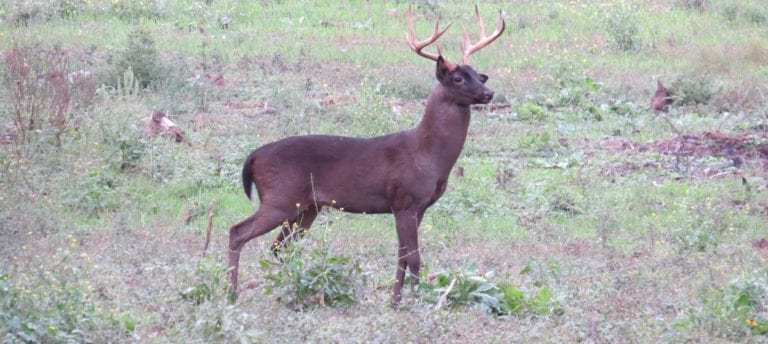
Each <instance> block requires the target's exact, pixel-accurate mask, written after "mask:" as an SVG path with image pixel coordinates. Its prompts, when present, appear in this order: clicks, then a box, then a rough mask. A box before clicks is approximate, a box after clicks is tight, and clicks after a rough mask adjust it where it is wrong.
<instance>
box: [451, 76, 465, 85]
mask: <svg viewBox="0 0 768 344" xmlns="http://www.w3.org/2000/svg"><path fill="white" fill-rule="evenodd" d="M463 81H464V79H462V78H461V77H460V76H457V77H455V78H453V82H455V83H457V84H460V83H462V82H463Z"/></svg>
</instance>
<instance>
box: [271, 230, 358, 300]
mask: <svg viewBox="0 0 768 344" xmlns="http://www.w3.org/2000/svg"><path fill="white" fill-rule="evenodd" d="M294 227H295V226H294ZM294 229H298V228H294ZM280 257H281V261H280V262H273V261H268V260H266V259H262V260H260V261H259V263H260V264H261V267H262V269H264V270H265V273H266V276H265V278H266V280H267V283H268V284H267V287H266V289H265V292H266V293H267V294H268V295H276V296H277V297H278V299H280V300H285V301H286V302H287V303H288V304H290V305H294V306H297V307H306V306H311V305H320V306H336V305H349V304H353V303H355V300H356V298H355V284H356V283H357V276H359V275H360V272H361V269H360V264H359V263H358V262H357V261H356V260H353V259H352V258H350V257H348V256H343V255H337V254H335V253H334V252H333V251H332V250H331V247H330V245H329V244H328V243H327V242H326V241H325V239H323V240H321V241H320V243H319V246H318V247H310V242H309V239H308V238H301V239H297V240H294V241H292V242H290V243H289V244H288V245H287V246H286V247H285V248H284V249H282V250H281V252H280Z"/></svg>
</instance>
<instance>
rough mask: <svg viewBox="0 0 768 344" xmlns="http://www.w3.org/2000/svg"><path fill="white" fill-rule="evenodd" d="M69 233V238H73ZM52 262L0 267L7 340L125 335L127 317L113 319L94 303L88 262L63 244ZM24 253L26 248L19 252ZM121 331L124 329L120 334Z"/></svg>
mask: <svg viewBox="0 0 768 344" xmlns="http://www.w3.org/2000/svg"><path fill="white" fill-rule="evenodd" d="M74 240H75V239H74V238H73V237H71V236H70V239H69V241H73V242H74ZM62 246H63V247H65V248H67V249H61V247H60V249H59V251H58V252H57V253H56V254H55V255H54V256H53V257H52V258H53V259H52V260H45V261H43V260H42V259H41V257H39V256H37V255H35V256H34V257H35V258H33V257H31V255H30V257H27V258H30V259H34V260H37V261H36V262H35V263H37V264H32V265H31V266H29V267H28V269H8V270H6V269H3V268H0V331H1V332H3V333H4V335H3V340H4V341H5V342H88V341H93V340H96V341H99V340H97V339H98V337H99V335H98V334H97V333H96V332H97V329H107V328H111V329H113V330H115V333H129V332H130V331H133V329H135V323H133V321H132V320H131V318H130V316H129V315H125V314H123V315H121V318H120V319H116V317H115V316H114V315H112V314H111V313H110V312H108V311H106V312H105V311H103V310H102V309H101V308H100V307H99V306H98V304H97V302H96V295H94V294H93V291H94V289H93V287H92V286H91V285H90V282H89V280H88V278H87V276H88V268H89V266H90V264H89V263H87V262H84V261H82V260H81V259H80V257H73V255H72V254H71V253H69V249H71V248H73V245H70V244H67V243H62ZM20 253H21V254H25V255H27V254H28V253H27V252H23V249H22V252H20ZM124 331H125V332H124Z"/></svg>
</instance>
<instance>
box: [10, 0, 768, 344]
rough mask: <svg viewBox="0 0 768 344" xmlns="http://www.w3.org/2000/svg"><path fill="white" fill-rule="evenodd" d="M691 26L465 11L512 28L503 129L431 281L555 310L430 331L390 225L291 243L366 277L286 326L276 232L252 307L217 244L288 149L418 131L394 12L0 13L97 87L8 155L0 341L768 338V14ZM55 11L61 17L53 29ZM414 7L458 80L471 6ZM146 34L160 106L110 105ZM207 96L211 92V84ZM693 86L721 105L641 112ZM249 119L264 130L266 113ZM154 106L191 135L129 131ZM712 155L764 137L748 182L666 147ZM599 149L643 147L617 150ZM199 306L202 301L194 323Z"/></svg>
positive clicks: (543, 7)
mask: <svg viewBox="0 0 768 344" xmlns="http://www.w3.org/2000/svg"><path fill="white" fill-rule="evenodd" d="M684 3H692V2H690V1H689V2H684V1H675V2H648V1H636V0H627V1H620V2H616V1H596V2H594V1H593V2H589V1H568V2H566V1H555V0H548V1H539V2H533V3H531V2H529V1H513V2H503V3H501V2H493V3H487V4H481V5H480V10H481V13H482V15H483V18H484V19H485V21H486V23H487V24H488V25H489V26H492V25H494V22H495V15H496V13H497V12H496V11H497V10H498V9H499V8H500V9H501V10H502V14H503V17H504V18H505V20H506V22H507V31H506V33H505V34H504V35H503V36H502V38H500V39H499V41H497V42H495V43H494V44H493V45H491V46H490V47H488V48H487V49H485V50H483V51H482V52H481V53H478V54H477V55H473V59H472V65H473V67H474V68H475V69H477V70H478V71H481V72H483V73H486V74H488V75H489V76H490V80H489V81H488V86H489V87H490V88H491V89H493V90H494V91H495V92H496V95H497V98H496V99H497V104H507V105H509V107H502V108H499V109H494V110H491V111H488V110H486V109H479V110H473V117H472V123H471V126H470V133H469V137H468V138H467V141H466V144H465V147H464V151H463V153H462V156H461V157H460V159H459V161H458V162H457V166H461V167H463V169H464V175H463V177H459V176H456V175H452V176H451V179H450V183H449V186H448V189H447V192H446V194H445V195H444V196H443V197H442V198H441V199H440V201H439V202H437V203H436V204H435V205H434V206H432V207H431V208H430V210H429V211H428V212H427V214H426V216H425V217H424V220H423V223H422V225H421V228H420V232H419V236H420V244H421V247H422V260H423V262H424V265H425V270H426V271H428V272H429V273H435V272H444V271H460V270H461V269H464V268H465V267H467V266H472V265H474V266H476V267H477V269H478V275H480V276H485V274H486V273H488V272H489V271H493V272H494V273H495V276H496V278H497V279H494V280H492V281H491V282H493V283H497V282H499V281H504V282H503V283H504V284H505V285H506V284H507V283H509V285H514V286H516V287H517V288H519V289H520V290H521V291H522V292H523V293H524V294H525V295H533V294H534V293H535V292H536V290H539V288H540V287H541V286H546V287H547V288H548V290H551V292H552V296H551V299H552V301H553V302H556V303H557V304H558V305H560V307H561V309H562V312H559V311H558V312H552V313H546V314H531V313H522V314H515V315H506V316H494V315H491V314H487V313H485V312H482V311H481V310H478V309H476V308H474V307H471V306H464V307H454V308H450V309H442V310H435V309H434V304H432V303H429V302H427V300H426V299H422V298H418V297H414V296H413V293H411V292H409V291H406V292H405V300H404V304H403V306H402V307H401V308H400V309H399V310H393V309H391V308H389V307H388V304H389V301H390V298H391V286H392V284H393V283H394V272H395V263H396V259H395V254H396V242H397V240H396V234H395V230H394V220H393V218H392V216H390V215H365V216H363V215H352V214H345V213H341V212H338V211H331V212H324V213H322V214H321V215H320V216H319V217H318V219H317V221H316V223H315V226H313V228H312V230H311V231H310V236H309V239H308V240H306V241H304V242H303V244H304V245H307V248H309V249H312V248H321V247H322V248H329V249H331V250H332V251H333V252H332V254H333V255H341V256H347V257H351V258H352V259H354V260H355V261H357V262H359V263H360V271H361V272H360V274H359V276H357V277H355V278H356V279H355V280H353V281H352V283H353V284H356V285H358V288H357V290H356V293H357V294H356V295H355V298H356V300H357V302H356V303H355V304H353V305H349V306H345V307H341V308H332V307H327V308H324V307H312V306H310V307H307V308H303V309H302V310H300V311H296V310H295V309H294V308H293V307H291V306H290V305H286V303H285V300H284V299H280V298H278V295H276V294H272V295H265V293H264V289H265V288H266V287H267V286H268V283H267V282H268V281H267V280H265V271H264V269H263V268H262V267H261V266H260V265H259V261H260V259H272V255H271V252H270V250H269V247H270V245H271V243H272V241H273V240H274V237H275V236H276V235H277V231H273V232H271V233H268V234H267V235H265V236H264V237H262V238H259V239H256V240H253V241H251V242H249V243H248V244H247V245H246V247H245V249H244V251H243V254H242V259H241V287H243V290H242V292H241V295H240V298H239V301H238V302H237V303H236V304H229V303H228V301H227V294H226V287H227V285H226V283H227V282H226V281H227V278H226V277H227V276H226V272H225V270H226V255H227V245H228V234H229V230H228V229H229V227H230V226H231V225H232V224H234V223H237V222H238V221H241V220H242V219H244V218H246V217H247V216H250V215H251V214H252V213H253V211H254V210H255V209H256V207H257V206H258V204H257V203H258V202H254V203H251V202H250V201H249V200H248V199H246V197H244V194H243V191H242V186H241V185H240V171H241V168H242V163H243V159H244V158H245V156H246V155H247V154H248V152H250V151H251V150H253V149H255V148H257V147H259V146H261V145H263V144H265V143H268V142H271V141H274V140H277V139H280V138H283V137H285V136H289V135H297V134H307V133H313V134H335V135H350V136H372V135H380V134H384V133H389V132H393V131H397V130H402V129H407V128H410V127H412V126H413V125H415V124H416V123H417V122H418V121H419V119H420V117H421V114H422V111H423V105H422V104H421V103H422V101H424V100H425V99H426V97H427V96H428V95H429V93H430V92H431V89H432V87H434V84H435V81H434V77H433V75H434V71H433V68H434V67H433V65H432V63H431V62H428V61H427V60H425V59H422V58H418V57H416V56H415V55H414V54H413V53H411V52H410V51H409V49H408V48H407V46H406V45H405V43H404V42H403V41H404V38H403V33H404V31H405V11H406V10H407V7H408V4H406V3H402V2H375V3H371V2H362V1H351V2H342V3H333V2H327V1H313V2H309V3H306V2H298V1H280V2H254V3H250V2H243V1H224V0H222V1H213V2H211V3H210V4H206V2H205V1H193V0H186V1H164V0H148V1H141V2H126V1H55V2H43V1H27V2H24V3H18V4H12V3H3V4H0V50H3V51H8V49H10V48H12V47H14V46H29V45H35V44H39V45H40V46H42V47H53V46H59V47H61V48H63V49H64V50H65V51H67V52H68V53H69V57H70V61H69V67H68V71H75V70H81V69H83V70H88V71H90V72H92V73H93V82H94V88H95V89H96V91H95V93H96V95H95V97H94V99H93V104H92V105H87V104H77V106H75V104H73V106H71V107H70V108H68V113H67V116H69V117H67V118H68V120H69V123H70V124H71V126H70V127H69V128H68V129H67V130H66V131H65V132H64V134H63V136H62V141H61V142H62V143H61V146H60V147H56V145H55V141H54V140H53V136H52V135H53V134H52V133H53V132H55V130H54V129H55V127H53V126H52V125H50V124H42V125H43V127H42V128H43V129H41V130H39V131H34V132H31V133H30V134H29V135H30V138H29V141H28V142H26V143H23V144H22V143H12V144H2V145H0V190H3V191H2V193H0V235H1V236H2V237H3V240H4V245H2V246H0V293H2V294H0V296H2V298H0V299H2V301H0V302H1V303H0V305H2V308H0V328H2V329H3V331H0V332H2V333H4V334H3V336H4V337H3V339H4V340H6V341H10V342H13V341H24V340H26V341H32V342H34V341H43V342H46V341H47V342H60V341H93V342H106V341H130V342H176V341H178V340H179V338H185V339H187V338H188V339H191V340H193V341H205V342H232V341H239V340H244V341H246V342H308V341H309V342H347V341H349V342H412V341H423V340H428V341H430V342H432V341H434V342H456V343H464V342H601V341H605V342H626V341H638V342H660V341H661V342H684V341H694V342H696V341H704V342H745V341H746V342H764V341H766V340H768V339H766V336H765V331H764V329H763V327H761V326H768V325H765V318H766V313H765V312H766V309H765V304H766V300H768V299H767V298H766V294H765V292H764V290H763V289H760V288H764V283H763V282H764V281H763V280H762V279H761V278H763V277H764V266H765V260H766V259H767V258H768V257H767V256H766V253H765V251H761V249H760V248H759V247H753V243H755V242H756V241H757V240H759V239H762V238H765V237H766V233H768V231H767V229H768V226H766V223H767V222H766V216H768V215H767V214H768V193H767V192H766V177H765V164H766V163H768V160H766V157H765V156H764V155H760V154H761V153H760V152H759V151H756V150H750V149H749V147H751V146H749V145H750V144H761V143H765V142H766V139H765V130H764V129H760V128H764V126H765V122H766V121H765V112H766V110H767V109H768V105H767V104H768V102H766V99H765V98H764V95H765V94H766V87H765V86H764V85H765V84H766V82H768V73H766V67H765V63H764V62H765V61H768V60H767V59H766V57H765V56H764V55H765V52H766V51H768V39H767V38H766V37H768V35H767V34H768V22H766V21H764V20H761V16H764V15H767V14H768V12H766V10H764V9H762V8H761V6H760V5H762V4H761V3H760V2H759V1H747V2H739V1H735V0H711V1H706V5H705V6H704V7H703V8H702V9H701V10H699V9H691V8H687V7H685V6H684ZM67 4H69V5H71V7H68V8H71V9H74V10H72V11H69V12H66V13H65V12H62V11H60V9H62V8H65V7H66V6H64V5H67ZM63 6H64V7H63ZM413 8H414V11H415V13H416V15H417V18H418V19H417V24H416V30H417V32H418V34H419V36H425V35H426V33H428V32H429V30H431V26H432V24H433V20H434V18H435V16H436V15H440V16H441V17H442V18H443V23H447V22H453V27H452V28H451V30H450V31H449V32H448V33H447V34H446V36H445V37H444V38H443V39H442V42H443V44H442V45H443V47H444V51H445V53H446V54H447V55H448V57H449V58H450V59H452V60H454V61H457V60H458V57H459V54H458V46H459V42H460V32H461V28H462V26H463V27H464V28H466V29H467V31H469V32H470V33H472V34H474V33H476V25H475V23H474V18H473V13H472V7H471V6H470V5H467V4H463V3H459V2H454V1H447V2H415V3H413ZM608 16H619V17H621V16H627V18H629V19H631V20H632V22H634V23H636V24H637V29H638V30H637V31H636V32H635V33H632V31H631V30H630V31H626V32H630V35H635V36H633V37H631V38H632V39H633V40H636V41H637V42H640V44H639V46H637V47H635V48H633V49H628V50H621V49H618V48H617V47H616V46H615V45H614V44H613V43H612V37H613V35H615V34H619V33H622V32H611V30H618V29H621V26H611V25H608V23H607V21H606V18H608ZM24 18H26V19H24ZM24 20H26V21H27V25H22V24H21V22H23V21H24ZM136 29H143V30H146V32H148V38H150V39H151V40H153V41H154V42H155V47H156V49H157V54H158V62H157V65H156V66H150V67H156V69H154V70H156V71H157V73H156V75H154V76H153V80H154V81H153V82H154V84H152V85H151V86H150V88H149V89H148V90H146V91H142V92H139V94H128V93H127V91H125V90H122V91H116V90H114V89H113V88H112V87H114V86H115V85H117V78H118V76H122V75H123V73H124V72H125V71H124V70H117V69H118V68H117V64H118V61H120V60H121V58H123V57H124V56H125V55H126V54H131V53H132V52H131V51H127V43H128V41H127V40H128V37H129V35H130V34H131V33H132V32H136V31H135V30H136ZM200 29H202V32H201V31H200ZM626 32H625V33H626ZM3 58H5V55H3ZM2 66H3V67H2V68H0V77H2V83H0V97H2V99H3V102H2V103H1V104H2V106H0V136H2V135H3V134H5V133H6V131H5V130H6V129H5V128H6V123H11V122H12V121H13V118H14V114H15V112H14V110H13V108H12V106H11V104H12V89H11V86H12V85H14V82H15V80H9V79H8V75H9V71H8V69H7V66H6V64H2ZM205 73H220V74H221V75H223V78H224V85H223V86H222V87H216V86H212V85H209V84H206V83H205V82H204V74H205ZM692 75H694V76H699V75H703V76H704V77H705V78H707V79H706V81H709V82H710V83H711V84H712V85H713V91H714V95H713V97H712V99H711V100H710V101H708V102H706V103H699V104H692V105H685V106H678V105H676V106H674V107H673V109H672V110H671V111H670V112H669V113H667V114H657V113H652V112H651V111H650V110H649V109H648V106H649V103H650V97H651V95H652V93H653V92H654V91H655V87H656V83H655V80H656V79H661V80H663V81H664V82H665V84H666V85H670V84H673V83H674V81H675V80H683V81H692V80H693V79H691V76H692ZM35 80H37V79H35ZM679 84H681V85H685V84H686V83H684V82H681V83H679ZM688 84H690V83H688ZM695 86H696V85H694V86H687V87H695ZM330 100H332V101H333V104H331V105H329V104H328V102H329V101H330ZM264 102H268V103H269V105H270V106H272V107H274V108H275V109H276V113H262V112H261V110H262V109H263V108H264ZM155 110H163V111H168V112H169V115H170V118H171V119H172V120H173V121H174V122H176V123H178V124H179V125H180V126H181V127H182V128H183V129H184V130H185V142H184V143H181V144H177V143H175V142H172V141H170V140H167V139H166V138H163V137H152V138H150V137H146V136H145V135H144V134H143V133H142V126H143V123H142V122H141V120H142V119H143V118H145V117H147V116H148V115H149V114H150V113H151V112H152V111H155ZM669 123H671V124H672V126H674V128H673V127H671V126H670V124H669ZM677 131H679V132H680V133H678V132H677ZM715 131H719V132H722V133H726V134H729V135H732V136H734V137H736V136H738V135H747V136H750V137H751V140H752V141H745V142H748V143H746V145H747V147H746V148H743V150H740V151H738V152H739V154H742V156H741V158H743V159H744V163H743V164H742V166H741V167H740V168H735V167H733V166H732V165H733V160H732V157H730V156H726V155H727V154H725V153H716V154H712V155H703V156H676V155H674V154H664V153H660V152H658V151H657V150H656V149H655V147H656V146H655V145H657V144H658V143H659V142H660V141H664V140H667V141H669V140H675V139H678V138H679V135H680V134H683V135H691V136H695V137H698V138H699V139H700V140H701V141H700V142H703V143H706V142H709V141H707V140H706V138H705V137H704V134H705V133H707V132H715ZM606 139H611V140H624V141H625V142H628V143H631V145H632V148H626V149H623V150H614V149H609V148H607V145H606V144H605V142H609V141H606ZM749 142H752V143H749ZM609 143H610V142H609ZM732 148H733V149H737V150H738V149H742V148H740V146H738V145H736V146H734V147H732ZM724 154H725V155H724ZM212 204H213V231H212V241H211V246H210V248H209V253H208V258H207V259H205V260H202V261H201V259H200V257H201V255H202V252H203V245H204V240H205V233H206V229H207V226H208V209H209V207H210V206H211V205H212ZM758 246H759V245H758ZM763 250H764V249H763ZM425 277H427V276H425ZM363 281H366V282H367V283H363ZM761 281H763V282H761ZM443 282H447V280H443ZM761 283H763V284H761ZM443 284H445V283H443ZM200 285H206V286H208V288H209V289H206V290H207V291H206V292H205V293H203V292H202V291H200V290H202V289H195V288H196V287H199V286H200ZM443 287H444V286H443ZM201 288H202V287H201ZM189 290H197V291H200V293H201V294H200V295H204V296H205V297H204V298H202V299H194V300H192V301H190V300H189V297H187V298H186V299H185V297H184V296H182V295H183V294H184V293H185V291H189ZM760 290H763V291H762V292H760ZM43 291H45V292H43ZM746 292H748V293H749V294H748V296H749V298H746V297H741V295H743V294H744V293H746ZM187 295H188V294H187ZM438 296H439V295H438ZM431 298H433V299H434V298H435V295H432V296H431ZM753 300H754V302H752V301H753ZM433 301H434V300H433ZM748 301H749V302H748ZM425 338H427V339H425Z"/></svg>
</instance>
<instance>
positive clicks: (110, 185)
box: [63, 171, 119, 216]
mask: <svg viewBox="0 0 768 344" xmlns="http://www.w3.org/2000/svg"><path fill="white" fill-rule="evenodd" d="M116 186H117V181H116V179H115V176H114V175H113V174H112V173H110V172H109V171H96V172H92V173H90V174H88V175H87V176H86V177H84V178H83V179H82V180H80V181H79V182H78V183H77V187H74V188H72V189H70V190H68V191H66V192H65V195H64V197H63V199H64V204H66V205H68V206H70V207H71V208H73V209H76V210H78V211H80V212H82V213H83V214H84V215H86V216H95V215H97V214H99V213H102V212H104V211H109V210H114V209H116V208H117V207H118V205H119V203H118V200H117V198H116V194H117V192H116V190H115V187H116Z"/></svg>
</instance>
